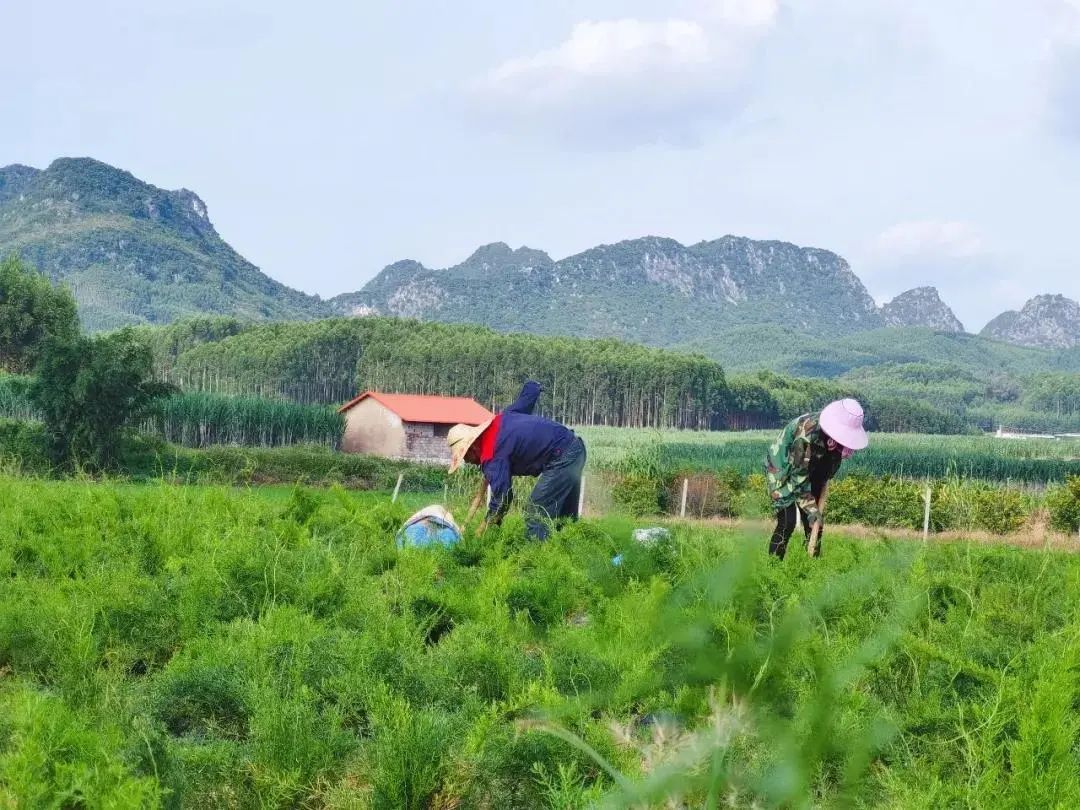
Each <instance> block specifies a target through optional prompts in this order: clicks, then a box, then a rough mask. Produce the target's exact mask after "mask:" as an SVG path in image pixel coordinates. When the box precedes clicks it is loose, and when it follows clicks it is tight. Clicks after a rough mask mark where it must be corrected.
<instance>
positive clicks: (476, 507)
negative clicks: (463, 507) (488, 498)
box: [465, 477, 488, 526]
mask: <svg viewBox="0 0 1080 810" xmlns="http://www.w3.org/2000/svg"><path fill="white" fill-rule="evenodd" d="M487 488H488V482H487V479H485V478H483V477H481V478H480V491H479V492H477V493H476V497H475V498H473V500H472V503H471V504H469V514H468V515H467V516H466V517H465V525H466V526H467V525H469V524H470V523H472V519H473V517H474V516H475V515H476V513H477V512H479V511H480V507H481V506H483V505H484V496H485V495H486V494H487Z"/></svg>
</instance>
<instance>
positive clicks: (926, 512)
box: [922, 484, 930, 541]
mask: <svg viewBox="0 0 1080 810" xmlns="http://www.w3.org/2000/svg"><path fill="white" fill-rule="evenodd" d="M922 539H923V540H924V541H926V540H929V539H930V484H927V485H926V492H924V493H923V516H922Z"/></svg>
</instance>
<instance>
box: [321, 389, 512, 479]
mask: <svg viewBox="0 0 1080 810" xmlns="http://www.w3.org/2000/svg"><path fill="white" fill-rule="evenodd" d="M338 413H342V414H344V415H345V435H344V436H343V437H342V440H341V449H342V450H343V451H344V452H346V453H367V454H369V455H373V456H384V457H386V458H405V459H409V460H411V461H430V462H449V461H450V450H449V448H448V447H447V445H446V434H447V433H448V432H449V430H450V428H451V427H452V426H453V425H456V424H459V423H464V424H466V425H479V424H481V423H483V422H486V421H487V420H488V419H490V418H491V417H492V416H494V414H493V413H491V411H489V410H488V409H487V408H485V407H484V406H483V405H481V404H480V403H479V402H477V401H476V400H475V399H469V398H468V397H440V396H421V395H417V394H382V393H379V392H377V391H367V392H365V393H363V394H361V395H360V396H358V397H356V399H353V400H351V401H350V402H346V403H345V404H344V405H342V406H341V407H340V408H339V409H338Z"/></svg>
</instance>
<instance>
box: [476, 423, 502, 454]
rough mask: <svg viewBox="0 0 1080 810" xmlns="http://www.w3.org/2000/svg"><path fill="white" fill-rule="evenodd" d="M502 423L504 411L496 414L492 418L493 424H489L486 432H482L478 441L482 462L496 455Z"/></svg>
mask: <svg viewBox="0 0 1080 810" xmlns="http://www.w3.org/2000/svg"><path fill="white" fill-rule="evenodd" d="M501 424H502V413H499V414H497V415H496V417H495V418H494V419H492V420H491V424H490V425H488V426H487V427H486V428H485V429H484V432H483V433H481V434H480V436H479V438H477V441H478V442H480V463H481V464H483V463H484V462H486V461H491V459H492V458H493V457H494V455H495V442H496V440H497V439H498V438H499V425H501Z"/></svg>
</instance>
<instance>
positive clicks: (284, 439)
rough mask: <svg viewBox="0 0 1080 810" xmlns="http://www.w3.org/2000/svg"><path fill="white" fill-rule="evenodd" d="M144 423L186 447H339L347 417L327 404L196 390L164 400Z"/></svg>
mask: <svg viewBox="0 0 1080 810" xmlns="http://www.w3.org/2000/svg"><path fill="white" fill-rule="evenodd" d="M142 428H143V430H144V431H145V432H147V433H151V434H154V435H157V436H160V437H161V438H163V439H165V440H166V441H168V442H172V443H174V444H179V445H183V446H185V447H207V446H209V445H216V444H231V445H242V446H245V447H281V446H285V445H291V444H317V445H323V446H325V447H331V448H336V447H337V446H338V444H339V443H340V441H341V434H342V431H343V429H344V418H343V417H342V416H341V415H340V414H338V413H337V411H335V410H334V409H333V408H331V407H327V406H320V405H300V404H297V403H295V402H288V401H285V400H280V399H265V398H261V397H251V396H248V397H228V396H219V395H216V394H200V393H190V394H177V395H176V396H172V397H169V398H168V399H166V400H163V401H161V402H160V403H158V405H157V407H156V412H155V413H154V415H153V416H152V417H151V418H150V419H148V420H147V422H146V423H145V424H144V425H143V426H142Z"/></svg>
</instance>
